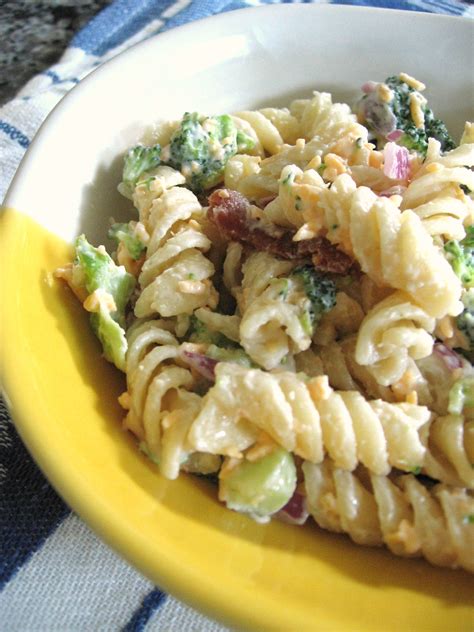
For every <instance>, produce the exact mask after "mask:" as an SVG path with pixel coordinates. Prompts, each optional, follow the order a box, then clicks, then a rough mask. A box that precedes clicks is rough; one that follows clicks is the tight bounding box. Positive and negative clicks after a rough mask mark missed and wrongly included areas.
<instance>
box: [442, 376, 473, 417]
mask: <svg viewBox="0 0 474 632" xmlns="http://www.w3.org/2000/svg"><path fill="white" fill-rule="evenodd" d="M465 408H474V377H472V376H470V377H465V378H463V379H461V380H458V381H457V382H455V383H454V384H453V386H452V387H451V390H450V391H449V404H448V412H450V413H451V414H452V415H462V413H463V410H464V409H465Z"/></svg>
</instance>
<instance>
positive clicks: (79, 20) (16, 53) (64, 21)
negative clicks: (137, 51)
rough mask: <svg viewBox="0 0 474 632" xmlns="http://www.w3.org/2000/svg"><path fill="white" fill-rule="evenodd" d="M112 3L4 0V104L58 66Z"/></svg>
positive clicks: (0, 84) (0, 22) (0, 18)
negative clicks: (69, 47) (88, 25)
mask: <svg viewBox="0 0 474 632" xmlns="http://www.w3.org/2000/svg"><path fill="white" fill-rule="evenodd" d="M111 2H112V0H0V42H1V45H0V104H2V103H5V102H6V101H8V100H9V99H11V98H12V97H14V96H15V94H16V92H17V91H18V90H19V89H20V88H21V87H22V86H23V85H24V84H25V83H26V82H27V81H28V80H29V79H30V78H31V77H32V76H33V75H35V74H36V73H38V72H41V71H42V70H45V69H46V68H48V67H49V66H51V65H52V64H54V63H56V62H57V61H58V59H59V58H60V56H61V54H62V52H63V51H64V49H65V48H66V47H67V45H68V43H69V41H70V39H71V38H72V36H73V35H74V34H75V33H76V32H77V31H78V30H79V29H80V28H81V27H82V26H83V25H84V24H85V23H86V22H88V21H89V20H90V19H91V18H92V17H93V16H94V15H95V14H96V13H98V12H99V11H100V10H101V9H102V8H104V7H105V6H107V5H108V4H110V3H111Z"/></svg>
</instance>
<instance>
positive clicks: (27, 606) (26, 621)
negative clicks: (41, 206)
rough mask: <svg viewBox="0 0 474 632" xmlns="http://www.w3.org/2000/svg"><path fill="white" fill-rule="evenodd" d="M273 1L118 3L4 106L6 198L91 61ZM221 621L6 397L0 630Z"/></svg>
mask: <svg viewBox="0 0 474 632" xmlns="http://www.w3.org/2000/svg"><path fill="white" fill-rule="evenodd" d="M277 1H278V0H242V1H232V0H195V1H192V0H175V1H172V0H116V1H115V2H113V3H112V4H111V5H110V6H108V7H107V8H106V9H104V10H103V11H102V12H101V13H99V14H98V15H97V16H96V17H95V18H94V19H93V20H92V21H91V22H90V23H89V24H88V25H87V26H86V27H85V28H84V29H83V30H81V31H80V32H79V33H78V34H77V35H76V36H75V38H74V39H73V40H72V42H71V45H70V47H69V48H68V49H67V50H66V52H65V53H64V55H63V57H62V58H61V60H60V62H59V63H58V64H56V65H55V66H53V67H51V68H50V69H49V70H47V71H45V72H43V73H41V74H40V75H38V76H36V77H35V78H33V79H32V80H31V81H30V82H29V83H28V84H27V85H26V86H25V87H24V88H23V89H22V90H21V91H20V93H19V94H18V95H17V97H16V98H15V99H14V100H13V101H11V102H10V103H8V104H6V105H5V106H4V107H2V108H1V109H0V199H3V197H4V194H5V192H6V189H7V187H8V185H9V182H10V180H11V178H12V177H13V175H14V172H15V170H16V168H17V166H18V163H19V162H20V160H21V158H22V156H23V154H24V152H25V151H26V149H27V148H28V145H29V144H30V142H31V140H32V138H33V137H34V135H35V133H36V131H37V129H38V127H39V126H40V124H41V123H42V121H43V120H44V118H45V117H46V115H47V114H48V113H49V112H50V111H51V109H52V108H53V107H54V106H55V105H56V103H57V102H58V101H59V100H60V99H61V98H62V97H63V96H64V95H65V94H66V93H67V92H68V91H69V90H70V89H71V88H72V87H73V86H74V85H75V84H76V83H78V82H79V81H80V80H81V79H82V78H83V77H84V76H85V75H87V74H88V73H89V72H91V71H92V70H93V69H94V68H96V67H97V66H99V65H100V64H102V63H103V62H104V61H106V60H108V59H110V58H111V57H113V56H114V55H116V54H117V53H119V52H121V51H122V50H125V49H126V48H128V47H129V46H131V45H132V44H135V43H136V42H139V41H141V40H143V39H145V38H147V37H150V36H151V35H155V34H156V33H160V32H163V31H166V30H169V29H171V28H174V27H175V26H179V25H181V24H185V23H187V22H190V21H192V20H196V19H199V18H204V17H207V16H210V15H213V14H216V13H221V12H223V11H230V10H233V9H239V8H243V7H247V6H255V5H259V4H271V3H273V4H276V3H277ZM321 1H324V0H321ZM334 4H354V5H362V6H365V5H371V6H377V7H386V8H392V9H406V10H411V11H425V12H432V13H444V14H449V15H458V16H459V15H464V16H466V17H471V18H472V17H474V7H473V5H472V2H460V1H458V0H413V1H411V2H405V1H403V0H395V1H387V0H386V1H383V0H376V1H373V2H370V1H368V0H367V1H364V0H353V1H348V0H341V1H340V2H334ZM225 629H226V628H224V627H222V626H221V625H220V624H218V623H216V622H213V621H211V620H210V619H207V618H206V617H204V616H203V615H200V614H198V613H197V612H195V611H194V610H192V609H191V608H189V607H187V606H185V605H183V604H181V603H180V602H178V601H176V600H175V599H173V598H172V597H169V596H167V595H166V594H165V593H164V592H163V591H161V590H160V589H159V588H157V587H155V586H153V585H152V584H151V582H149V581H148V580H146V579H145V578H143V577H142V576H141V575H140V574H139V573H138V572H137V571H135V570H134V569H133V568H131V567H130V566H129V565H128V564H127V563H126V562H124V561H123V560H122V559H121V558H120V557H119V556H118V555H116V554H115V553H114V552H112V551H111V550H110V549H108V548H107V546H106V545H104V544H103V543H101V542H100V541H99V540H98V539H97V538H96V536H95V535H94V534H93V533H92V532H91V531H90V530H89V529H88V527H87V526H85V525H84V524H83V523H82V522H81V520H80V519H79V518H77V517H76V516H75V515H74V514H73V513H72V512H71V510H70V509H69V507H67V506H66V505H65V504H64V502H63V501H62V500H61V499H60V498H59V497H58V496H57V494H56V493H55V491H54V490H53V489H52V488H51V487H50V485H49V484H48V482H47V481H46V480H45V478H44V477H43V475H42V474H41V472H40V471H39V470H38V468H37V467H36V465H35V464H34V462H33V461H32V459H31V457H30V456H29V454H28V453H27V451H26V449H25V448H24V446H23V444H22V443H21V440H20V439H19V437H18V435H17V433H16V431H15V429H14V427H13V425H12V422H11V420H10V418H9V416H8V413H7V411H6V409H5V408H4V407H3V405H1V404H0V632H6V631H8V632H17V631H22V632H24V631H31V632H41V631H47V632H50V631H56V630H57V631H61V632H62V631H66V630H67V631H68V632H76V631H77V632H82V631H86V630H87V631H89V630H94V631H95V630H100V631H101V632H105V631H108V630H110V631H116V630H125V631H127V632H138V631H141V630H147V631H150V630H160V631H163V632H181V631H188V630H189V631H196V632H197V631H200V632H217V631H221V632H222V631H223V630H225Z"/></svg>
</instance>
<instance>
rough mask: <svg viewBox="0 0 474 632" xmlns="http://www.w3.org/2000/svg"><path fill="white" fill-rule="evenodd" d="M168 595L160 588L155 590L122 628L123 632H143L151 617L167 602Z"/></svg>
mask: <svg viewBox="0 0 474 632" xmlns="http://www.w3.org/2000/svg"><path fill="white" fill-rule="evenodd" d="M166 598H167V595H166V593H164V592H161V590H160V589H159V588H154V589H153V590H152V591H151V592H150V593H148V595H147V596H146V597H145V598H144V599H143V601H142V603H141V604H140V607H139V608H138V610H136V611H135V612H134V613H133V615H132V617H131V618H130V620H129V621H128V623H126V624H125V626H124V627H123V628H122V632H142V630H143V629H144V627H145V626H146V624H147V623H148V621H149V620H150V618H151V616H152V615H153V614H154V613H155V612H156V611H157V610H158V608H159V607H160V606H161V605H162V604H163V603H164V602H165V601H166Z"/></svg>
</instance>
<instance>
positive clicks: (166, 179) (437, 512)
mask: <svg viewBox="0 0 474 632" xmlns="http://www.w3.org/2000/svg"><path fill="white" fill-rule="evenodd" d="M424 89H425V87H424V85H423V84H422V83H421V82H419V81H418V80H416V79H414V78H413V77H410V76H409V75H407V74H405V73H400V74H399V75H398V76H393V77H389V78H388V79H386V80H385V81H383V82H379V83H378V82H373V81H369V82H367V83H366V84H364V86H363V87H362V96H361V98H360V99H359V101H358V103H357V104H356V105H355V106H354V110H351V108H350V107H349V106H348V105H346V104H342V103H333V101H332V97H331V95H330V94H328V93H323V92H315V93H314V94H313V96H312V98H309V99H299V100H296V101H293V102H292V103H291V104H290V105H289V107H288V108H272V107H269V108H263V109H261V110H257V111H242V112H237V113H236V114H234V115H221V116H202V115H200V114H198V113H185V114H184V115H183V117H182V119H180V120H179V121H171V122H162V123H158V124H157V125H156V128H155V131H154V138H153V141H152V142H151V143H150V144H149V145H137V146H134V147H132V148H131V149H130V150H129V151H128V153H127V154H126V156H125V159H124V169H123V178H122V182H121V183H120V185H119V190H120V192H121V193H122V194H123V195H125V196H126V197H127V198H129V199H130V200H131V202H133V205H134V207H135V211H134V217H133V219H131V220H130V221H129V222H128V223H120V224H119V223H113V224H112V226H111V228H110V231H109V236H110V238H111V239H113V240H114V241H115V243H116V251H115V252H114V253H113V256H110V255H109V254H108V253H107V251H106V250H105V248H104V247H103V246H99V247H94V246H92V245H91V244H89V242H88V241H87V239H86V237H85V236H83V235H81V236H80V237H79V238H78V240H77V243H76V258H75V260H74V262H72V263H71V264H68V265H67V266H65V267H64V268H61V269H60V270H58V271H57V276H59V277H61V278H63V279H65V280H66V281H67V282H68V283H69V285H70V287H71V288H72V290H73V291H74V292H75V293H76V295H77V296H78V298H79V299H80V300H81V302H82V303H83V305H84V307H85V309H86V310H88V311H89V312H91V325H92V327H93V329H94V331H95V333H96V334H97V336H98V338H99V339H100V341H101V342H102V345H103V349H104V355H105V357H106V358H107V359H108V360H110V361H111V362H113V363H114V364H115V365H116V366H117V368H118V369H120V370H122V371H124V372H125V374H126V378H127V391H126V392H125V393H123V395H122V396H121V397H120V403H121V405H122V406H123V408H124V409H126V411H127V413H126V416H125V420H124V427H125V428H126V429H127V430H130V431H131V432H132V433H133V434H134V435H135V436H136V437H137V439H138V442H139V446H140V449H141V450H142V451H143V452H144V453H145V454H146V455H147V456H148V457H149V458H150V459H151V460H152V461H154V462H155V463H156V464H157V467H158V469H159V471H160V472H161V474H162V475H163V476H165V477H167V478H169V479H174V478H176V477H177V476H178V475H179V473H180V472H181V471H185V472H192V473H196V474H199V475H203V476H209V477H212V478H214V479H215V480H216V481H217V483H218V495H219V499H220V500H221V501H222V502H224V503H225V504H226V505H227V506H228V507H229V508H230V509H233V510H236V511H239V512H241V513H245V514H248V515H249V516H251V517H253V518H254V519H256V520H258V521H262V522H265V521H268V520H270V519H271V518H272V517H278V518H281V519H283V520H286V521H288V522H291V523H295V524H302V523H304V522H305V521H306V520H307V518H308V516H309V515H311V516H312V517H313V518H314V520H315V521H316V522H317V524H318V525H319V526H320V527H322V528H324V529H328V530H330V531H335V532H344V533H347V534H349V536H350V537H351V538H352V539H353V540H354V541H355V542H357V543H359V544H366V545H383V544H385V545H386V546H388V547H389V549H390V550H391V551H392V552H394V553H395V554H397V555H403V556H424V557H426V558H427V559H428V560H429V561H430V562H432V563H433V564H437V565H440V566H449V567H463V568H466V569H467V570H471V571H472V570H473V568H474V566H473V559H472V546H473V531H474V526H473V521H474V500H473V498H472V488H473V485H474V474H473V472H474V470H473V469H472V463H473V461H474V371H473V367H472V358H473V345H474V342H473V341H474V328H473V322H474V311H473V310H474V294H473V292H474V263H473V257H474V255H473V252H474V226H473V223H474V222H473V220H474V202H473V198H472V192H473V191H474V173H473V172H472V171H471V169H470V167H472V166H473V165H474V128H473V127H472V125H471V124H469V123H467V124H466V127H465V131H464V134H463V136H462V138H461V139H460V143H459V145H457V144H456V143H455V142H454V141H453V139H452V138H451V137H450V135H449V133H448V130H447V129H446V127H445V125H444V124H443V122H442V121H440V120H439V119H437V118H436V117H435V116H434V114H433V112H432V111H431V109H430V108H429V106H428V104H427V101H426V98H425V97H424V95H423V92H424Z"/></svg>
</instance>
